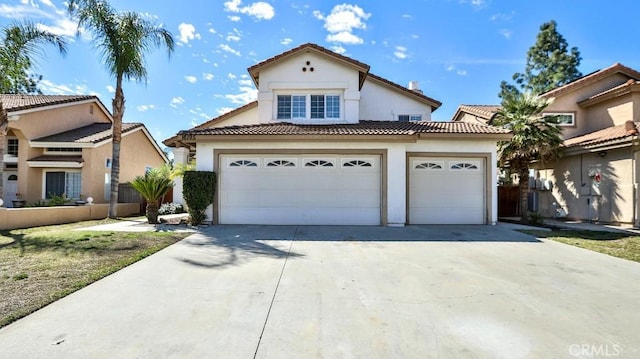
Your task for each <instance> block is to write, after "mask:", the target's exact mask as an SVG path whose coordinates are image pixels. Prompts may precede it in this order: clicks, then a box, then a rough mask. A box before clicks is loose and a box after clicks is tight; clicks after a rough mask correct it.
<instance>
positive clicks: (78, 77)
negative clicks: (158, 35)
mask: <svg viewBox="0 0 640 359" xmlns="http://www.w3.org/2000/svg"><path fill="white" fill-rule="evenodd" d="M111 4H112V5H113V6H114V7H115V8H116V9H119V10H133V11H138V12H142V13H145V14H146V15H147V16H149V17H151V18H153V19H155V21H157V22H158V23H161V24H163V26H164V27H165V28H166V29H168V30H169V31H171V32H172V33H173V34H174V36H175V38H176V40H177V43H178V46H177V47H176V50H175V52H174V54H173V55H172V56H171V58H170V59H168V58H167V55H166V52H164V51H157V52H154V53H153V54H152V55H151V56H149V58H148V72H149V77H148V81H147V83H146V84H144V83H127V84H125V87H124V90H125V96H126V99H127V103H126V112H125V118H124V121H125V122H143V123H144V124H145V125H146V126H147V128H149V130H150V131H151V133H152V134H153V136H154V137H155V138H156V140H158V141H162V140H164V139H166V138H168V137H170V136H172V135H174V134H175V133H176V132H177V131H179V130H183V129H188V128H190V127H192V126H194V125H196V124H199V123H202V122H204V121H207V120H209V119H210V118H212V117H216V116H218V115H219V114H221V113H224V112H225V111H228V110H230V109H233V108H236V107H239V106H241V105H243V104H245V103H246V102H248V101H252V100H254V99H255V97H256V91H255V88H254V86H253V83H252V82H251V80H250V79H249V77H248V76H247V71H246V69H247V67H249V66H252V65H254V64H255V63H256V62H259V61H262V60H264V59H266V58H269V57H272V56H274V55H277V54H279V53H281V52H283V51H286V50H287V49H290V48H293V47H296V46H298V45H300V44H303V43H307V42H313V43H316V44H319V45H321V46H324V47H327V48H330V49H333V50H334V51H337V52H340V53H343V54H344V55H346V56H349V57H352V58H354V59H356V60H359V61H361V62H364V63H367V64H369V65H370V66H371V72H372V73H374V74H376V75H379V76H382V77H385V78H387V79H389V80H391V81H394V82H396V83H398V84H401V85H405V86H406V85H407V84H408V82H409V81H412V80H417V81H419V83H420V87H421V89H422V90H423V91H424V93H425V94H426V95H427V96H430V97H432V98H435V99H437V100H439V101H441V102H442V103H443V105H442V107H441V108H440V109H438V110H437V111H435V112H434V113H433V119H434V120H449V119H450V118H451V116H452V115H453V113H454V112H455V110H456V108H457V106H458V105H459V104H462V103H464V104H494V103H498V102H499V99H498V97H497V93H498V91H499V84H500V81H501V80H509V79H510V78H511V76H512V75H513V73H514V72H517V71H523V70H524V65H525V59H526V52H527V50H528V48H529V47H530V46H531V45H533V44H534V43H535V37H536V34H537V33H538V31H539V27H540V25H541V24H542V23H544V22H546V21H549V20H551V19H554V20H556V21H557V22H558V28H559V31H560V33H562V34H563V35H564V36H565V38H566V39H567V40H568V42H569V45H570V46H577V47H578V48H579V50H580V52H581V54H582V58H583V60H582V64H581V66H580V70H581V71H582V72H583V73H585V74H586V73H589V72H592V71H595V70H597V69H600V68H603V67H607V66H610V65H611V64H613V63H615V62H621V63H623V64H625V65H627V66H630V67H632V68H635V69H640V46H639V45H638V37H637V34H638V30H637V25H636V21H635V18H634V16H633V14H636V13H637V12H638V10H639V9H640V3H637V2H635V1H623V0H610V1H606V2H604V1H596V0H583V1H575V0H574V1H570V0H553V1H551V0H536V1H533V0H517V1H511V0H502V1H499V0H396V1H356V0H339V1H335V2H333V1H326V0H325V1H318V0H313V1H312V0H294V1H290V0H286V1H285V0H266V1H252V0H228V1H224V0H219V1H211V0H188V1H153V0H137V1H125V0H113V1H111ZM64 9H65V5H64V4H63V2H62V1H57V0H13V1H7V0H0V25H6V24H9V23H10V22H11V21H13V20H15V19H30V20H33V21H35V22H38V23H40V24H41V26H43V27H44V28H46V29H48V30H50V31H52V32H55V33H57V34H60V35H64V36H69V41H70V44H69V49H68V54H67V56H65V57H61V56H59V55H57V54H56V53H55V52H54V49H53V48H46V58H43V59H40V60H39V61H38V66H37V68H36V69H35V72H36V73H40V74H42V75H43V76H44V81H43V82H41V86H40V87H41V89H42V90H43V92H44V93H47V94H95V95H98V96H99V97H100V99H101V100H102V101H103V102H104V104H105V105H106V106H107V107H108V108H111V98H112V96H113V94H112V91H113V88H112V85H113V83H114V81H113V79H112V78H110V77H109V75H108V74H107V72H106V71H105V69H104V66H103V65H102V64H101V63H100V58H99V55H98V52H97V51H95V50H94V49H93V47H92V44H91V41H90V39H88V38H86V37H83V36H80V37H75V34H76V29H75V26H74V24H73V22H72V21H71V20H70V19H69V18H68V17H67V15H66V12H65V11H64ZM620 9H624V10H620Z"/></svg>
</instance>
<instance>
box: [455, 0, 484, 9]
mask: <svg viewBox="0 0 640 359" xmlns="http://www.w3.org/2000/svg"><path fill="white" fill-rule="evenodd" d="M460 3H461V4H471V6H473V7H474V8H476V9H482V8H485V7H487V5H488V4H487V0H460Z"/></svg>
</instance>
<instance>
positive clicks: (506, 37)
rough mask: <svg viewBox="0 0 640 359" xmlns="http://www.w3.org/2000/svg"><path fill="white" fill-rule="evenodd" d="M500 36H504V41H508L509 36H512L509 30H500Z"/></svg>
mask: <svg viewBox="0 0 640 359" xmlns="http://www.w3.org/2000/svg"><path fill="white" fill-rule="evenodd" d="M500 35H502V36H504V38H505V39H507V40H510V39H511V35H513V31H511V30H509V29H500Z"/></svg>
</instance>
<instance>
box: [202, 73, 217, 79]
mask: <svg viewBox="0 0 640 359" xmlns="http://www.w3.org/2000/svg"><path fill="white" fill-rule="evenodd" d="M202 78H203V79H205V80H207V81H211V80H213V78H214V76H213V74H212V73H208V72H205V73H203V74H202Z"/></svg>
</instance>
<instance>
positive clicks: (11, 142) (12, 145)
mask: <svg viewBox="0 0 640 359" xmlns="http://www.w3.org/2000/svg"><path fill="white" fill-rule="evenodd" d="M7 154H8V155H10V156H18V139H17V138H9V139H8V140H7Z"/></svg>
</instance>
